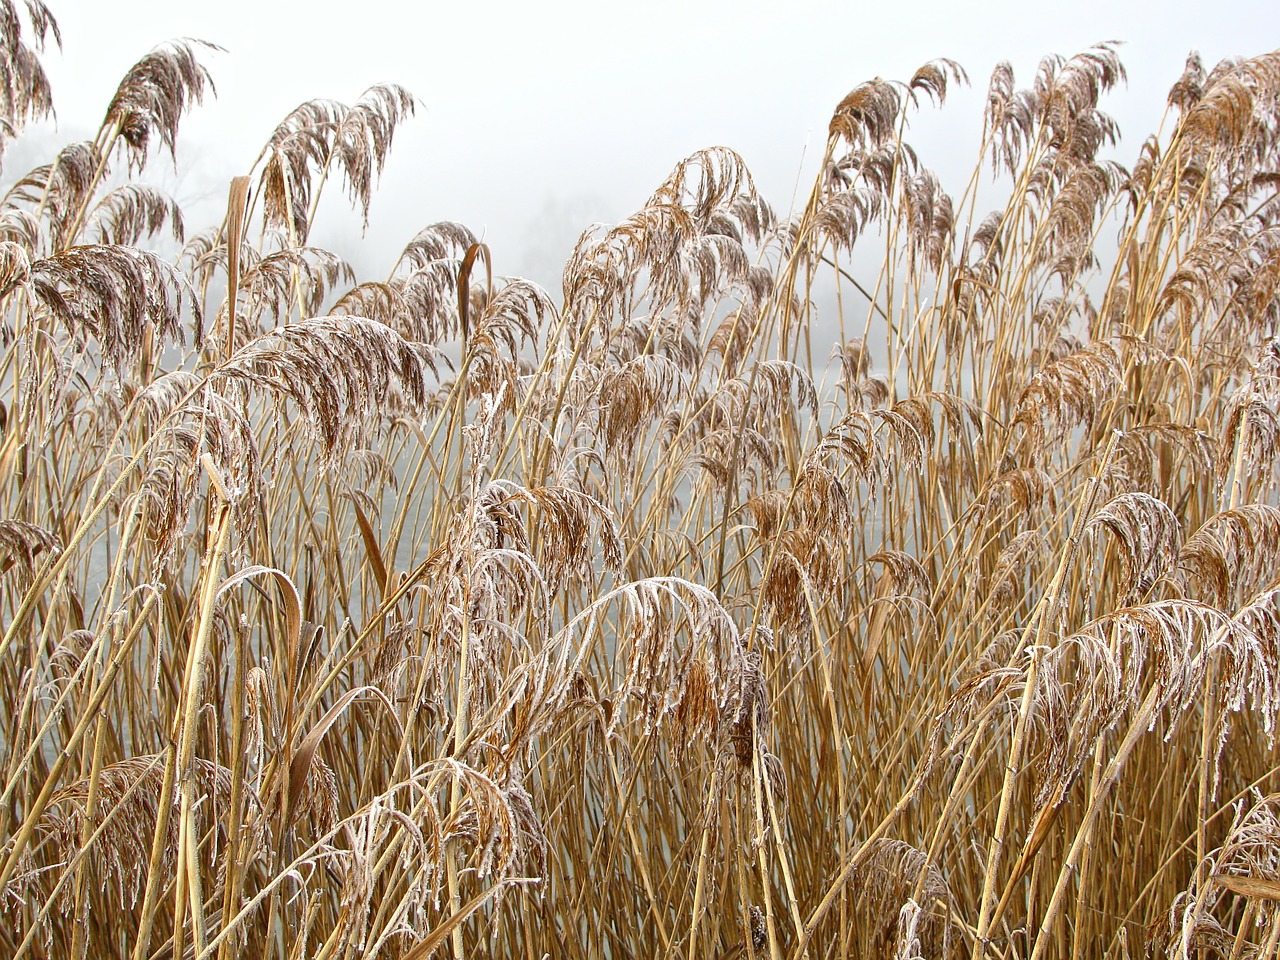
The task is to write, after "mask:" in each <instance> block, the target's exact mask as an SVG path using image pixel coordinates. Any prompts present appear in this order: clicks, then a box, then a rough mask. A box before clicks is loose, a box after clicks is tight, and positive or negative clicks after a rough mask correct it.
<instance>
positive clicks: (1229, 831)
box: [0, 0, 1280, 960]
mask: <svg viewBox="0 0 1280 960" xmlns="http://www.w3.org/2000/svg"><path fill="white" fill-rule="evenodd" d="M47 37H52V38H54V39H55V40H56V38H57V32H56V26H55V24H54V23H53V20H52V18H51V17H49V15H48V14H47V12H46V11H45V10H44V8H43V7H41V6H40V5H39V4H28V13H23V14H21V15H20V14H19V12H18V11H17V10H16V9H15V7H14V5H13V3H12V2H11V0H0V57H2V58H3V67H4V77H5V84H4V85H3V86H2V87H0V114H2V117H0V119H2V120H3V123H0V131H2V132H0V145H3V142H4V140H6V139H9V138H12V137H15V136H18V135H20V133H21V128H22V126H23V124H24V122H26V121H29V120H31V119H32V118H33V117H39V116H41V115H42V114H44V113H45V112H47V110H48V109H49V104H50V101H49V92H48V85H47V83H46V82H45V80H44V75H43V73H42V72H41V70H40V68H39V60H38V56H37V54H38V50H39V46H40V43H41V41H42V40H43V39H45V38H47ZM200 57H201V50H200V48H199V47H198V46H196V45H191V44H183V43H179V44H171V45H168V46H165V47H160V48H157V49H156V50H155V51H154V52H153V53H151V54H149V55H148V56H147V57H145V58H144V59H143V60H142V61H140V62H139V63H138V65H137V66H136V67H134V68H133V69H132V70H131V71H130V72H129V74H128V75H127V76H126V77H125V79H124V80H123V81H122V83H121V86H120V88H119V90H118V91H117V92H116V93H115V95H114V96H113V97H111V99H110V101H109V107H108V109H107V112H106V116H105V119H104V121H103V125H102V128H101V130H100V131H99V133H98V135H97V136H96V137H95V138H94V140H93V141H91V142H84V143H76V144H71V145H69V146H67V147H66V148H65V149H64V150H62V151H61V152H60V153H59V154H58V156H57V157H55V158H53V159H52V160H51V161H50V162H49V163H48V164H46V165H45V166H42V167H40V168H38V169H36V170H33V171H31V172H30V173H28V174H26V175H25V176H17V177H15V176H12V175H10V177H9V180H10V182H12V184H13V185H12V186H11V187H9V188H8V191H7V192H6V193H5V194H4V195H3V198H2V199H0V298H2V309H3V326H2V327H0V335H2V340H0V346H2V349H3V353H2V354H0V394H2V399H3V405H2V406H0V424H2V428H3V434H2V437H0V478H2V482H0V491H3V493H0V497H2V498H3V499H2V501H0V632H2V636H0V690H2V691H3V694H0V703H2V704H3V708H2V709H0V738H2V740H3V743H4V744H5V746H6V747H7V750H6V751H5V757H6V759H5V760H4V772H3V778H2V779H0V784H2V785H3V786H2V789H3V793H2V795H0V894H2V901H3V902H2V905H0V910H3V913H4V921H3V923H0V953H3V954H4V955H5V956H13V957H24V958H41V957H82V956H92V957H121V958H124V957H131V958H133V960H151V958H155V960H160V958H175V957H194V958H201V960H203V958H214V957H216V958H218V960H227V958H230V957H235V956H254V957H256V956H262V957H274V958H279V960H285V958H293V957H325V958H345V957H366V956H367V957H374V956H378V957H390V958H397V957H398V958H403V960H408V958H422V957H426V956H428V955H430V954H432V953H433V952H435V953H436V954H438V955H452V956H454V957H458V958H461V957H464V956H490V955H492V956H504V957H505V956H511V957H526V958H529V960H537V958H541V957H544V956H552V957H557V958H560V957H565V958H588V957H591V958H596V957H601V958H603V957H645V958H649V957H677V956H678V957H683V958H686V960H696V958H699V957H703V958H708V960H709V958H714V957H724V958H729V957H750V958H760V957H769V958H771V960H776V958H782V957H789V958H796V960H799V958H802V957H811V958H814V960H817V958H853V957H887V956H894V957H896V958H900V960H908V958H915V957H929V958H934V957H961V956H966V955H967V956H968V957H971V958H973V960H979V958H982V957H987V956H989V957H1000V958H1008V960H1013V958H1031V960H1041V958H1047V957H1062V958H1067V957H1070V958H1073V960H1074V958H1078V957H1101V956H1114V957H1133V956H1139V955H1142V954H1144V953H1145V954H1147V955H1150V956H1162V957H1163V956H1168V957H1189V956H1192V955H1194V956H1196V957H1200V958H1203V957H1211V956H1219V957H1224V958H1231V960H1237V958H1272V957H1276V956H1277V954H1278V948H1280V910H1277V909H1276V903H1277V900H1280V816H1278V815H1277V796H1278V795H1280V777H1278V776H1277V760H1278V759H1280V753H1278V752H1277V749H1276V745H1275V741H1274V734H1275V725H1276V719H1277V713H1278V712H1280V581H1278V580H1277V570H1280V496H1278V489H1277V480H1278V479H1280V477H1278V475H1277V461H1276V449H1277V447H1276V441H1277V439H1278V437H1280V340H1277V339H1275V337H1276V335H1277V332H1278V331H1277V324H1278V321H1280V296H1278V292H1280V205H1277V203H1276V202H1275V198H1276V195H1277V193H1276V191H1277V187H1278V186H1280V139H1278V138H1280V54H1269V55H1265V56H1262V57H1258V58H1256V59H1252V60H1244V61H1239V62H1229V63H1223V64H1220V65H1219V66H1217V67H1215V68H1214V69H1212V70H1210V71H1205V70H1204V69H1203V68H1202V67H1201V66H1200V64H1199V63H1198V62H1197V61H1196V60H1195V59H1194V58H1193V59H1192V60H1191V61H1189V62H1188V66H1187V71H1186V73H1185V74H1184V75H1183V76H1182V77H1181V78H1179V79H1178V81H1177V83H1176V85H1175V86H1174V88H1173V90H1172V92H1171V94H1170V110H1169V113H1168V115H1167V117H1166V121H1165V123H1164V124H1163V126H1162V129H1161V131H1160V132H1159V133H1158V134H1156V135H1154V136H1152V137H1151V138H1149V139H1148V140H1146V141H1144V142H1143V144H1142V146H1141V149H1140V150H1139V152H1138V156H1137V158H1136V160H1135V161H1134V162H1133V163H1132V165H1131V166H1129V167H1128V168H1125V167H1121V166H1119V165H1117V164H1115V163H1113V162H1110V161H1107V160H1104V159H1101V158H1100V156H1101V153H1102V151H1104V149H1105V148H1108V147H1109V146H1110V145H1112V144H1114V143H1115V141H1116V137H1117V131H1116V130H1115V128H1114V125H1113V124H1112V122H1111V121H1110V119H1109V118H1108V117H1107V116H1106V115H1105V114H1103V113H1102V112H1100V110H1099V98H1100V97H1101V96H1102V95H1103V94H1105V93H1106V91H1107V90H1108V89H1110V88H1111V87H1112V86H1113V85H1114V84H1115V83H1116V82H1117V81H1118V80H1119V79H1121V78H1122V76H1123V70H1122V68H1121V65H1120V62H1119V60H1118V59H1117V57H1116V55H1115V52H1114V50H1113V49H1112V48H1111V47H1109V46H1105V45H1104V46H1099V47H1095V48H1093V49H1090V50H1088V51H1085V52H1084V53H1082V54H1080V55H1078V56H1075V57H1073V58H1071V59H1061V58H1053V57H1051V58H1048V59H1046V60H1045V61H1044V62H1043V63H1042V65H1041V67H1040V69H1039V71H1038V72H1037V74H1036V76H1035V78H1034V81H1033V83H1032V85H1031V86H1030V87H1029V88H1021V87H1019V86H1018V85H1017V83H1016V82H1015V78H1014V77H1013V75H1012V72H1011V71H1010V70H1009V69H1008V68H1007V67H1004V66H1002V67H1000V68H998V69H997V71H996V72H995V74H994V76H993V77H992V79H991V84H990V88H989V94H988V98H987V105H986V110H985V115H984V117H983V118H982V123H983V131H984V136H983V140H982V148H981V154H980V156H978V157H976V158H975V169H974V174H973V179H972V181H971V182H970V183H969V184H968V185H967V187H966V188H965V190H964V191H963V192H962V193H961V194H959V195H958V196H955V197H952V196H949V195H948V194H947V193H946V192H944V190H943V188H942V186H941V185H940V184H939V182H938V180H937V179H936V178H935V177H934V176H933V175H932V174H931V173H930V172H929V171H928V170H927V168H926V167H925V166H924V165H923V164H922V162H921V160H920V159H918V158H917V156H916V154H915V152H914V151H913V150H912V149H911V148H910V146H909V145H908V144H907V143H906V142H905V141H904V139H903V134H904V131H905V130H906V127H907V124H906V120H907V118H908V117H909V116H910V115H911V114H912V113H913V112H915V111H917V110H920V109H926V108H929V107H930V102H931V101H932V102H935V103H940V102H941V101H943V100H944V99H945V98H946V94H947V90H948V88H949V87H950V86H951V85H952V84H954V83H957V82H961V81H963V80H964V77H963V73H962V71H960V69H959V68H958V67H957V66H956V65H955V64H952V63H949V62H945V61H944V62H937V63H934V64H930V65H928V66H926V67H924V68H922V69H921V70H920V71H919V72H918V73H917V74H916V75H915V76H914V77H913V78H911V79H910V81H909V82H907V83H897V82H886V81H874V82H871V83H867V84H863V85H862V86H859V87H857V88H855V89H854V90H853V92H851V93H850V94H849V96H848V97H846V98H845V99H844V100H843V101H842V102H841V103H840V104H839V105H838V106H837V108H836V111H835V115H834V116H833V118H832V121H831V126H830V136H829V138H828V141H827V144H826V149H825V153H824V157H823V161H822V165H821V172H820V175H819V176H818V178H817V180H816V182H815V183H814V184H813V187H812V191H811V192H810V194H809V195H808V199H807V202H806V203H805V204H804V207H803V209H802V210H801V211H800V212H799V213H798V214H797V215H795V216H794V217H791V218H786V219H780V218H779V217H778V216H777V215H776V214H775V213H774V212H773V210H772V209H771V208H770V207H769V206H768V204H767V203H766V202H765V201H764V200H763V199H762V198H761V197H760V196H758V195H757V193H756V191H755V188H754V185H753V183H752V180H751V177H750V175H749V174H748V172H747V170H746V169H745V168H744V166H743V164H742V162H741V161H740V159H739V158H738V157H737V156H736V155H735V154H734V153H733V152H731V151H730V150H727V149H723V148H717V149H711V150H707V151H705V152H702V153H698V154H696V155H694V156H692V157H690V158H688V159H687V160H685V161H683V162H681V163H680V164H679V165H678V166H677V167H676V168H675V170H674V171H673V172H672V174H671V176H670V177H669V178H668V179H667V181H666V182H664V183H663V184H662V185H660V186H659V188H658V189H657V190H656V191H655V192H654V194H653V196H652V197H651V198H650V199H649V201H648V202H647V203H646V204H645V205H644V206H643V207H642V208H641V209H640V210H639V211H638V212H636V213H635V214H634V215H633V216H631V217H629V218H628V219H626V220H624V221H623V222H622V223H620V224H618V225H616V226H613V227H608V228H600V229H596V230H592V231H588V232H587V233H585V234H583V236H582V238H581V241H580V242H579V243H578V245H577V247H576V249H575V250H574V252H573V254H572V256H571V257H570V258H569V261H568V262H567V263H566V265H565V269H564V284H563V290H562V291H560V292H559V293H558V294H557V295H554V296H553V295H551V294H549V293H547V292H546V291H543V290H541V289H539V288H538V287H537V286H535V285H534V284H531V283H529V282H527V281H524V280H518V279H503V278H501V277H498V276H495V275H494V273H493V265H494V264H500V262H501V254H500V252H495V253H494V254H493V255H491V253H490V251H489V250H488V249H487V248H486V247H485V246H484V245H483V244H480V243H478V242H477V241H476V238H475V237H474V236H473V235H472V234H471V233H470V232H469V231H468V230H467V229H466V228H465V227H462V226H460V225H458V224H452V223H444V224H436V225H433V226H430V227H427V228H426V229H424V230H423V231H422V232H421V233H420V234H419V235H418V236H416V237H415V238H413V240H412V241H411V242H410V244H409V245H408V246H407V247H406V248H405V251H404V253H403V255H402V256H401V257H400V258H399V259H398V261H397V262H396V263H395V264H394V265H393V266H392V268H391V271H390V273H389V274H388V275H387V276H386V277H385V278H383V279H380V280H366V281H364V282H359V283H357V281H356V278H355V277H354V276H352V272H351V271H350V269H349V268H348V267H347V266H346V265H345V264H344V263H343V262H342V261H341V260H340V259H339V258H338V257H336V256H335V255H333V254H332V253H329V252H327V251H325V250H321V249H318V248H316V247H313V246H310V245H309V242H308V236H309V233H310V231H311V228H312V224H313V222H314V221H315V219H316V216H317V211H318V209H319V199H320V197H321V194H322V191H323V190H324V189H325V187H326V186H327V185H330V186H331V185H333V184H340V185H341V186H342V187H343V188H345V189H346V191H347V193H348V195H349V196H350V198H351V199H352V200H353V202H354V204H355V206H356V208H357V210H359V211H360V212H361V213H362V214H364V213H367V210H368V207H369V203H370V201H371V197H372V194H373V189H374V185H375V181H376V178H377V174H378V171H379V170H380V169H381V167H382V165H383V162H384V160H385V157H386V155H387V151H388V150H389V149H390V147H391V143H392V139H393V136H394V134H395V132H396V129H397V127H398V126H399V125H400V124H401V123H402V122H404V121H405V120H406V119H407V118H408V117H409V115H410V114H411V113H412V112H413V109H414V101H413V99H412V98H411V97H410V96H409V95H408V94H407V93H405V92H404V91H403V90H400V89H398V88H394V87H384V88H376V89H374V90H371V91H369V92H368V93H367V94H366V95H365V96H364V97H363V98H362V99H361V100H360V101H358V102H357V103H356V104H355V105H353V106H347V105H344V104H340V103H334V102H328V101H318V102H313V103H308V104H304V105H303V106H301V107H299V108H298V109H296V110H294V111H293V112H292V113H290V114H289V115H288V116H287V117H286V118H285V120H284V121H283V122H282V123H281V125H280V126H279V127H278V128H277V129H276V130H275V131H274V133H272V134H271V135H270V137H269V139H268V140H267V146H266V147H265V148H264V150H263V152H262V154H261V155H260V156H259V158H258V160H257V162H256V164H255V165H254V167H253V169H252V170H251V171H249V173H248V176H247V177H246V178H243V179H240V180H237V181H236V182H235V183H233V184H232V187H231V191H230V200H229V203H228V215H227V218H226V220H225V221H224V222H223V223H222V224H221V225H220V226H217V227H215V228H213V229H209V230H204V231H202V232H199V233H196V234H194V235H192V234H189V233H187V232H186V227H185V225H184V224H183V222H182V219H181V214H180V212H179V211H178V209H177V208H176V206H175V205H174V204H173V203H172V202H171V201H169V200H168V199H167V198H166V197H164V196H162V195H161V194H159V193H158V192H156V191H155V190H154V189H152V188H150V187H148V186H146V185H145V183H144V182H143V181H140V180H139V181H137V182H126V185H124V186H119V187H114V188H111V187H109V185H110V184H113V183H120V182H125V181H133V180H134V179H135V177H136V175H138V174H140V173H143V172H144V171H145V168H146V166H147V164H148V163H149V162H150V160H151V159H152V158H153V155H154V153H155V151H156V149H157V148H161V149H164V150H166V151H172V149H173V146H174V143H175V139H176V138H177V136H178V128H179V124H180V120H181V118H182V116H183V115H184V114H185V112H186V111H188V110H189V109H191V108H192V107H193V106H194V105H195V104H197V103H198V102H199V100H200V99H201V97H202V96H203V95H204V93H205V92H206V91H207V88H208V82H209V78H208V76H207V74H206V73H205V70H204V67H203V66H202V65H201V60H200ZM113 171H114V177H113V176H112V172H113ZM992 179H994V181H995V182H996V183H997V184H998V185H999V189H1000V190H1001V191H1002V192H1001V193H1000V196H1001V197H1002V198H1003V199H1002V203H1003V206H1002V207H1001V208H1000V209H998V210H996V211H995V212H993V213H990V214H987V213H986V212H985V211H984V210H981V209H979V208H978V200H977V197H978V193H979V188H980V186H981V187H982V195H983V196H988V195H990V194H991V192H992V191H991V188H990V186H989V181H990V180H992ZM166 232H167V233H169V234H170V235H172V236H174V237H178V238H185V246H184V248H183V251H182V254H181V256H180V257H178V258H177V259H176V260H175V261H174V262H169V261H167V260H165V259H163V258H162V257H160V256H158V255H157V254H156V253H154V252H151V249H152V248H153V247H154V246H155V244H157V243H159V242H160V235H161V234H162V233H166ZM166 242H168V241H166ZM855 243H857V244H860V245H861V247H866V248H869V249H872V250H881V251H882V255H881V256H880V257H879V261H880V267H879V271H878V273H877V272H871V273H869V274H864V275H859V270H858V268H856V267H855V260H854V258H853V257H852V254H851V251H852V249H853V248H854V245H855ZM1113 250H1114V251H1118V253H1115V254H1112V253H1110V252H1109V251H1113ZM865 259H866V258H860V259H859V260H858V261H856V262H857V263H861V262H863V261H864V260H865ZM820 304H822V305H824V306H823V315H822V316H821V317H819V316H818V309H819V305H820ZM826 304H831V308H830V309H829V308H828V307H827V306H825V305H826ZM833 328H838V329H839V331H840V333H839V341H838V342H837V343H836V344H835V347H834V349H831V348H830V347H829V345H828V342H827V339H824V336H825V335H824V334H823V331H829V330H831V329H833ZM826 356H829V357H830V360H829V362H828V361H825V360H824V357H826Z"/></svg>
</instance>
